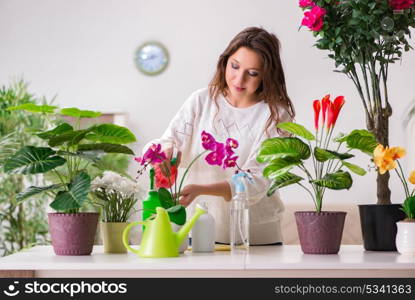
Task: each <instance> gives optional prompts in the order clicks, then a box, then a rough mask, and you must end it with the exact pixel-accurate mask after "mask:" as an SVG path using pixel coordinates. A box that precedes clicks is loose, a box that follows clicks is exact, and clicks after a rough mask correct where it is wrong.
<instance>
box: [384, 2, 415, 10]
mask: <svg viewBox="0 0 415 300" xmlns="http://www.w3.org/2000/svg"><path fill="white" fill-rule="evenodd" d="M414 2H415V0H389V6H390V7H391V8H392V9H393V10H402V9H407V8H413V7H414Z"/></svg>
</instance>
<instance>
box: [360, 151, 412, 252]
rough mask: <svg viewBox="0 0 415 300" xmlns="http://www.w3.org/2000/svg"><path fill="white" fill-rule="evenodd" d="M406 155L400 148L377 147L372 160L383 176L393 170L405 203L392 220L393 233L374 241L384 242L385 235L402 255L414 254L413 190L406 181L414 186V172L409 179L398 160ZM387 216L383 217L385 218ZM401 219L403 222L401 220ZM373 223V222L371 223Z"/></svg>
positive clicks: (377, 237)
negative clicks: (393, 242)
mask: <svg viewBox="0 0 415 300" xmlns="http://www.w3.org/2000/svg"><path fill="white" fill-rule="evenodd" d="M405 155H406V151H405V149H404V148H401V147H384V146H383V145H381V144H379V145H377V147H376V149H375V150H374V151H373V160H374V162H375V164H376V166H377V168H378V171H379V173H381V174H384V173H386V172H389V171H391V170H395V172H396V175H398V178H399V180H400V181H401V183H402V186H403V188H404V191H405V201H404V202H403V204H402V207H401V216H399V218H397V219H396V220H394V221H395V222H396V225H397V228H394V229H395V230H394V232H393V233H392V234H391V233H383V235H381V236H380V235H378V236H374V239H380V240H384V241H385V239H384V236H385V235H391V238H392V237H395V235H396V238H395V242H396V249H397V250H398V251H399V252H400V253H402V254H415V235H414V232H415V188H413V189H412V191H411V190H410V189H409V186H408V182H407V180H408V181H409V182H410V183H411V184H414V185H415V171H412V172H411V174H410V175H409V178H408V179H407V180H406V179H405V178H406V176H405V174H404V172H403V169H402V165H401V163H400V161H399V159H400V158H402V157H404V156H405ZM386 217H388V216H384V218H386ZM402 219H403V220H402ZM372 223H373V222H372ZM366 225H367V226H365V228H370V224H366Z"/></svg>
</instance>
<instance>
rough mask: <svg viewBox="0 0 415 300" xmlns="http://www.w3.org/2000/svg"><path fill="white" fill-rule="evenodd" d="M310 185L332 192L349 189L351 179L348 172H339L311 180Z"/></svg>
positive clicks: (351, 182)
mask: <svg viewBox="0 0 415 300" xmlns="http://www.w3.org/2000/svg"><path fill="white" fill-rule="evenodd" d="M311 183H315V184H317V185H318V186H322V187H326V188H329V189H332V190H343V189H349V188H350V187H351V186H352V184H353V179H352V176H350V173H349V172H345V171H341V170H339V171H337V172H336V173H328V174H326V175H325V176H324V177H323V178H322V179H319V180H312V181H311Z"/></svg>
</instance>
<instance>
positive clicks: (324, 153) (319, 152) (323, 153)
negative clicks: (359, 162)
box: [314, 147, 354, 162]
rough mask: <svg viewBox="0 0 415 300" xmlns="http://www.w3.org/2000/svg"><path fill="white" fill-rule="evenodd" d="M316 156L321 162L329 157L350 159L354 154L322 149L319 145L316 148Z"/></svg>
mask: <svg viewBox="0 0 415 300" xmlns="http://www.w3.org/2000/svg"><path fill="white" fill-rule="evenodd" d="M314 157H315V158H316V159H317V160H318V161H321V162H325V161H327V160H329V159H340V160H344V159H349V158H352V157H354V155H353V154H349V153H338V152H335V151H331V150H328V149H322V148H319V147H316V148H314Z"/></svg>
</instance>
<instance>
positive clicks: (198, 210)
mask: <svg viewBox="0 0 415 300" xmlns="http://www.w3.org/2000/svg"><path fill="white" fill-rule="evenodd" d="M205 213H206V211H205V210H204V209H202V207H201V206H200V205H196V211H195V213H194V215H193V217H192V218H191V219H190V220H189V221H187V222H186V224H184V225H183V227H182V228H181V229H180V231H179V232H177V245H181V243H182V242H183V240H184V239H185V238H186V236H187V235H188V233H189V231H190V229H192V227H193V226H194V225H195V223H196V221H197V219H199V217H200V216H201V215H203V214H205Z"/></svg>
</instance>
